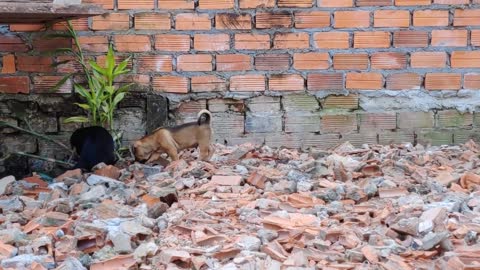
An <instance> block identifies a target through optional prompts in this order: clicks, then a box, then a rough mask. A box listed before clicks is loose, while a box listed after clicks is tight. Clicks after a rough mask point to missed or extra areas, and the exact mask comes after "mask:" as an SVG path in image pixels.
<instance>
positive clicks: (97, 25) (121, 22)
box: [92, 13, 130, 30]
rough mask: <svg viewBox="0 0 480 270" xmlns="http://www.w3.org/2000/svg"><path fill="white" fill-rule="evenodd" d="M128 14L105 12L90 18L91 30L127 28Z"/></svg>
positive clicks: (128, 22) (128, 24) (128, 23)
mask: <svg viewBox="0 0 480 270" xmlns="http://www.w3.org/2000/svg"><path fill="white" fill-rule="evenodd" d="M129 28H130V15H128V14H127V13H107V14H104V15H100V16H95V17H93V19H92V30H128V29H129Z"/></svg>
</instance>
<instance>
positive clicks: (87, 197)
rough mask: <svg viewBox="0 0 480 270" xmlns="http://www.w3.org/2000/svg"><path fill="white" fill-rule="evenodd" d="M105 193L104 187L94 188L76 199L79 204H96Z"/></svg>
mask: <svg viewBox="0 0 480 270" xmlns="http://www.w3.org/2000/svg"><path fill="white" fill-rule="evenodd" d="M106 193H107V189H106V188H105V187H104V186H94V187H92V188H91V189H90V190H89V191H88V192H86V193H83V194H81V195H80V198H79V199H78V202H79V203H89V202H96V201H99V200H101V199H102V197H103V196H105V194H106Z"/></svg>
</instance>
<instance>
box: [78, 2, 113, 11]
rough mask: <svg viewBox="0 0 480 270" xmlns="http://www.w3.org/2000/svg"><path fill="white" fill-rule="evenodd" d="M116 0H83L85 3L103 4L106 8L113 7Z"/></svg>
mask: <svg viewBox="0 0 480 270" xmlns="http://www.w3.org/2000/svg"><path fill="white" fill-rule="evenodd" d="M113 1H114V0H83V1H82V3H84V4H96V5H100V6H102V7H103V8H104V9H113Z"/></svg>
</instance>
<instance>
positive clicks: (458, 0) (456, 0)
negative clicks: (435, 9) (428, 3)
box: [433, 0, 470, 5]
mask: <svg viewBox="0 0 480 270" xmlns="http://www.w3.org/2000/svg"><path fill="white" fill-rule="evenodd" d="M433 3H434V4H439V5H466V4H469V3H470V0H433Z"/></svg>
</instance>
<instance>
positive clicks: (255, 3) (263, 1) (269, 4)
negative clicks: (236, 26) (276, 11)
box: [239, 0, 275, 8]
mask: <svg viewBox="0 0 480 270" xmlns="http://www.w3.org/2000/svg"><path fill="white" fill-rule="evenodd" d="M239 4H240V8H273V7H274V6H275V0H239Z"/></svg>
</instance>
